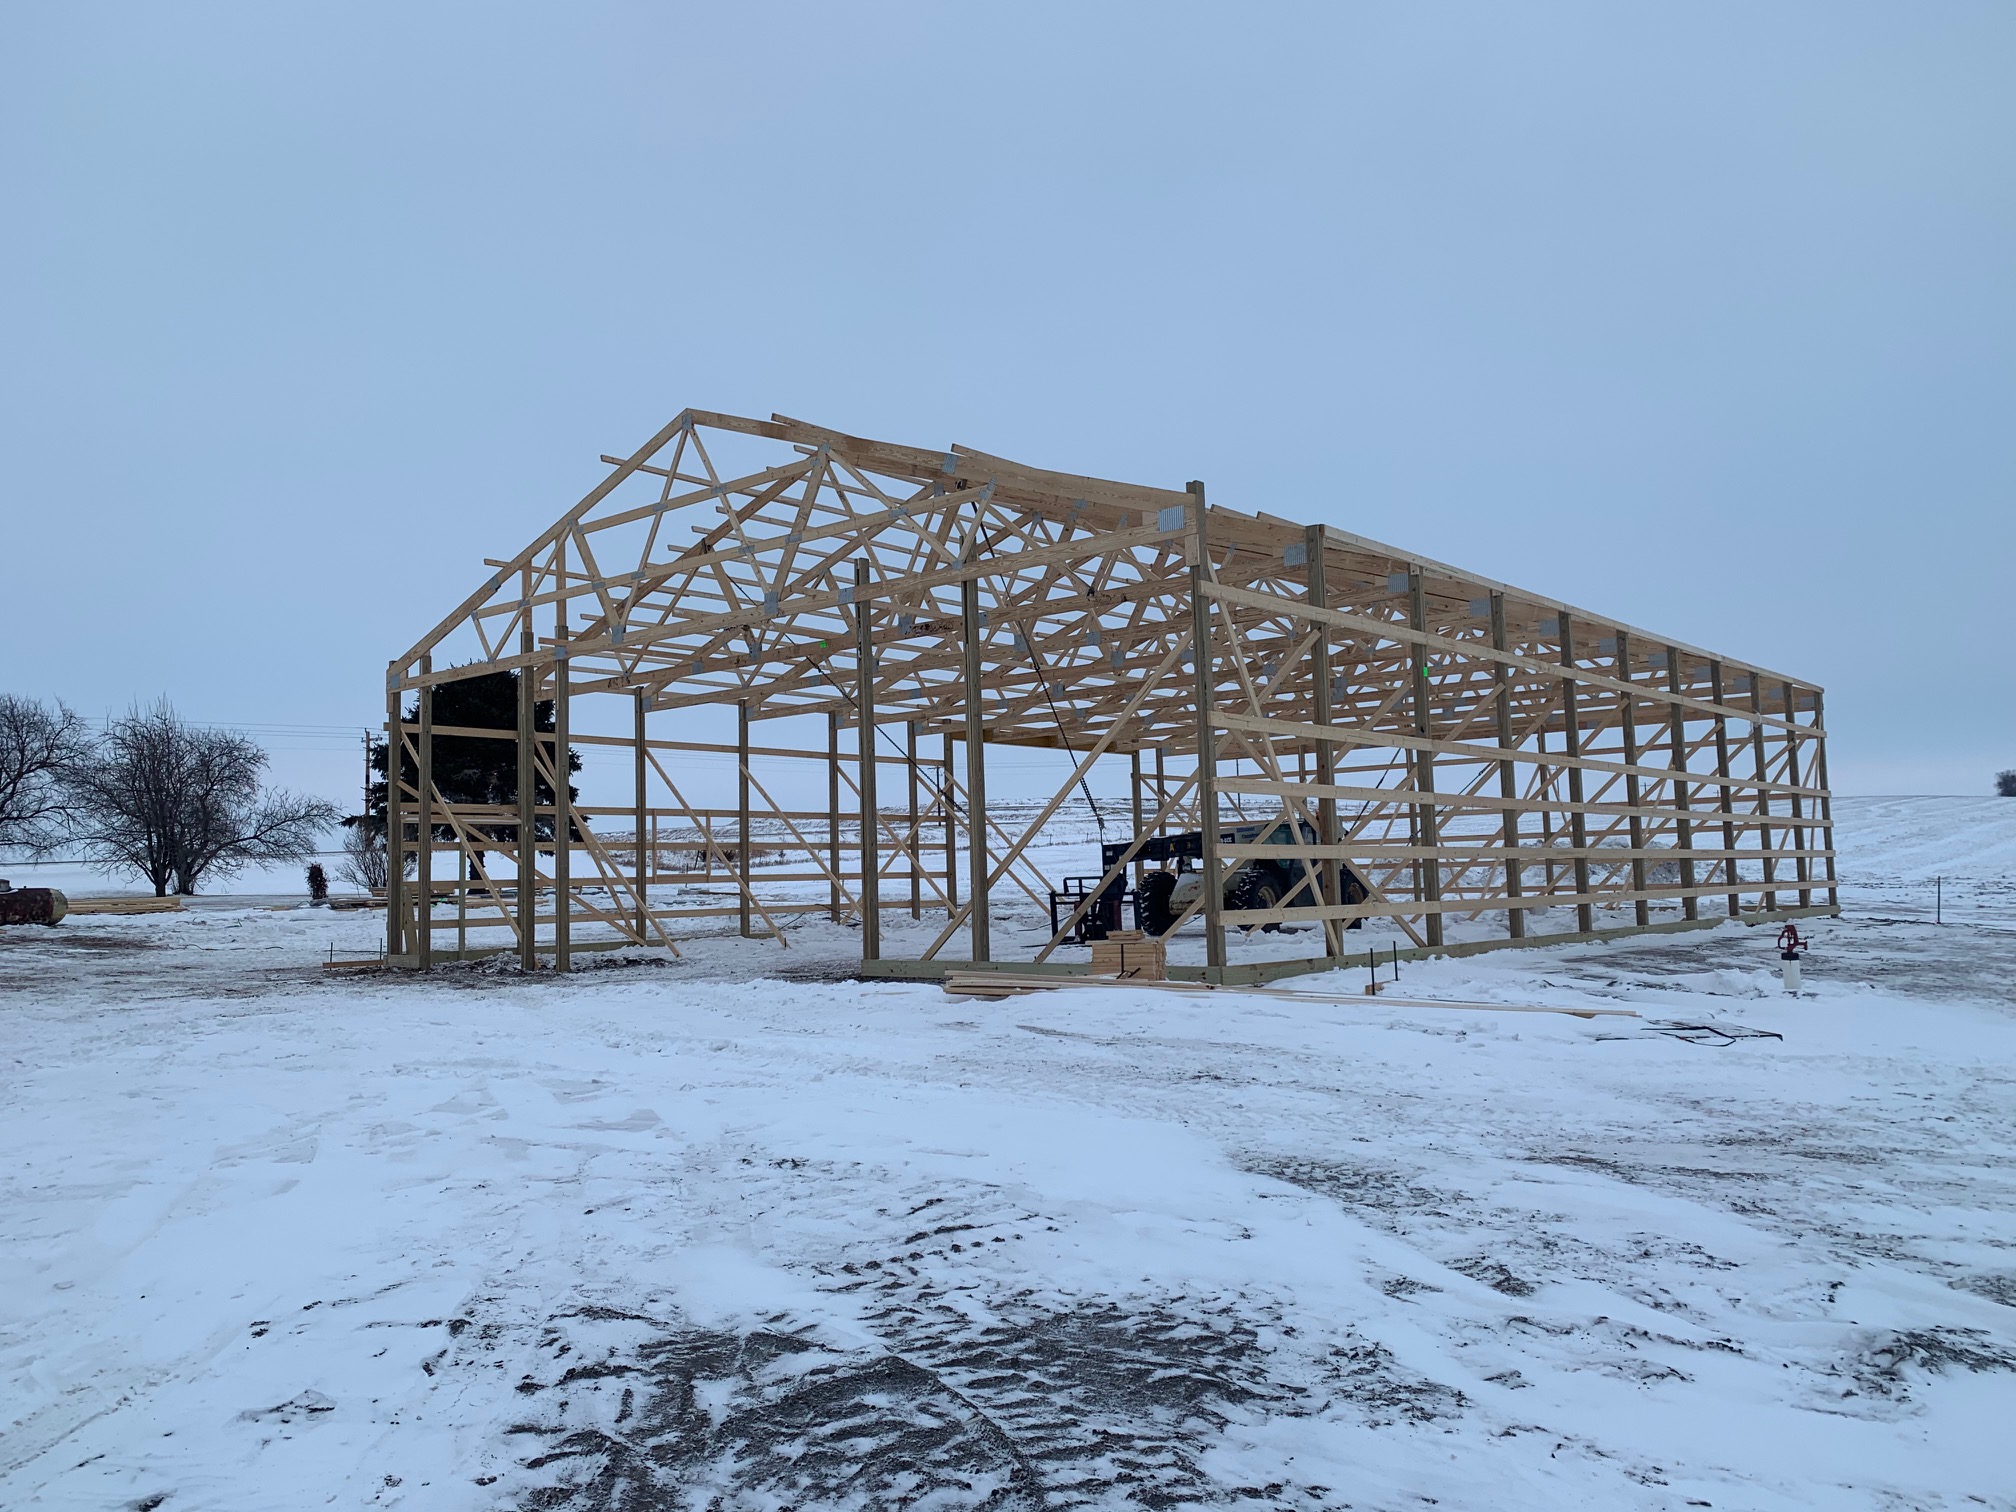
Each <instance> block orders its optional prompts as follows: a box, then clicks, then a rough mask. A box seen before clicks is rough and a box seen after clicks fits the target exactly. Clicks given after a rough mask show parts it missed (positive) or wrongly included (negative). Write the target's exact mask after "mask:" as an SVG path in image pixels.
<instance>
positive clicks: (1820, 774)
mask: <svg viewBox="0 0 2016 1512" xmlns="http://www.w3.org/2000/svg"><path fill="white" fill-rule="evenodd" d="M1813 728H1814V729H1815V730H1816V731H1818V732H1819V733H1818V734H1816V735H1815V736H1814V737H1813V786H1815V787H1817V788H1819V789H1821V791H1822V792H1823V793H1825V795H1826V796H1825V797H1823V798H1821V800H1820V807H1819V815H1818V817H1819V820H1820V849H1822V850H1824V851H1825V852H1827V856H1826V863H1827V906H1828V907H1829V908H1839V907H1840V906H1841V892H1840V888H1839V886H1838V884H1837V883H1836V881H1835V878H1834V790H1833V788H1831V787H1829V786H1828V783H1827V721H1826V720H1825V719H1824V718H1822V717H1821V695H1820V689H1818V688H1815V689H1814V690H1813Z"/></svg>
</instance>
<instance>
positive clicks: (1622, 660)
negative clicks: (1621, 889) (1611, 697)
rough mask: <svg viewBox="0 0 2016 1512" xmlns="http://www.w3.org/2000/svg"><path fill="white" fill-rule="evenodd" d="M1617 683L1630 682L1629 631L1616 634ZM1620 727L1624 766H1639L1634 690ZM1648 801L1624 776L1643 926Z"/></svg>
mask: <svg viewBox="0 0 2016 1512" xmlns="http://www.w3.org/2000/svg"><path fill="white" fill-rule="evenodd" d="M1615 672H1616V677H1617V681H1619V682H1621V683H1628V682H1630V681H1631V636H1630V634H1629V633H1628V632H1626V631H1623V630H1619V631H1618V632H1617V665H1616V669H1615ZM1617 713H1618V724H1619V725H1620V726H1621V727H1622V733H1623V737H1624V764H1625V765H1626V766H1633V767H1635V766H1636V765H1638V694H1637V692H1636V691H1635V690H1634V691H1633V692H1630V693H1625V694H1621V695H1620V705H1619V708H1618V711H1617ZM1644 800H1645V788H1644V785H1643V784H1642V783H1641V782H1640V781H1639V780H1638V774H1637V773H1636V772H1626V773H1625V774H1624V801H1625V802H1626V803H1628V804H1629V805H1630V806H1631V812H1630V814H1629V815H1628V816H1627V817H1626V818H1625V821H1624V824H1625V828H1626V832H1627V833H1628V834H1629V835H1630V836H1631V891H1633V892H1634V893H1636V894H1637V895H1638V896H1637V897H1635V898H1633V899H1632V900H1631V918H1632V922H1634V923H1636V924H1638V925H1639V926H1640V927H1643V926H1644V925H1647V924H1650V923H1651V922H1652V903H1651V900H1650V899H1648V898H1647V897H1646V896H1645V878H1646V871H1645V816H1644V815H1643V814H1641V813H1639V812H1638V810H1639V809H1640V808H1641V807H1643V805H1644Z"/></svg>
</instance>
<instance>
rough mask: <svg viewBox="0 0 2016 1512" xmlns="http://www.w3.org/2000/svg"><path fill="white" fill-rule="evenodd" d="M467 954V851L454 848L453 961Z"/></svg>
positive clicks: (464, 848)
mask: <svg viewBox="0 0 2016 1512" xmlns="http://www.w3.org/2000/svg"><path fill="white" fill-rule="evenodd" d="M468 954H469V851H468V848H467V847H466V846H464V845H460V844H458V845H457V846H456V847H455V959H456V960H458V961H459V960H462V959H463V958H464V957H466V956H467V955H468Z"/></svg>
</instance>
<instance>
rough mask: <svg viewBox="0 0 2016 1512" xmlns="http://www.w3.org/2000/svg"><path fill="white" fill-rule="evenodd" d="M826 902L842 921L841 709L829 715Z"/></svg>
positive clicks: (827, 742) (837, 918) (836, 919)
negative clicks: (829, 877)
mask: <svg viewBox="0 0 2016 1512" xmlns="http://www.w3.org/2000/svg"><path fill="white" fill-rule="evenodd" d="M826 869H827V870H828V871H830V872H831V873H832V874H833V875H832V880H831V881H829V882H828V883H827V885H826V902H827V907H828V912H829V913H830V914H831V915H832V918H833V922H834V923H835V924H838V923H839V922H840V899H841V891H840V713H839V711H838V710H837V709H836V710H833V711H832V712H830V713H828V714H827V716H826Z"/></svg>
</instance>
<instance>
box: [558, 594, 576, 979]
mask: <svg viewBox="0 0 2016 1512" xmlns="http://www.w3.org/2000/svg"><path fill="white" fill-rule="evenodd" d="M563 625H564V622H563ZM558 638H559V642H560V644H559V646H558V648H557V649H556V650H555V652H554V655H553V969H554V970H555V971H572V970H573V969H574V799H573V797H572V795H571V794H569V793H568V791H567V788H568V782H567V742H568V740H569V739H570V738H571V732H572V722H571V714H570V711H571V708H572V705H573V698H572V697H571V696H570V695H569V692H568V687H569V683H570V681H571V679H570V678H569V676H568V668H567V632H566V630H565V629H564V628H563V629H562V630H561V631H560V634H559V637H558Z"/></svg>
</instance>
